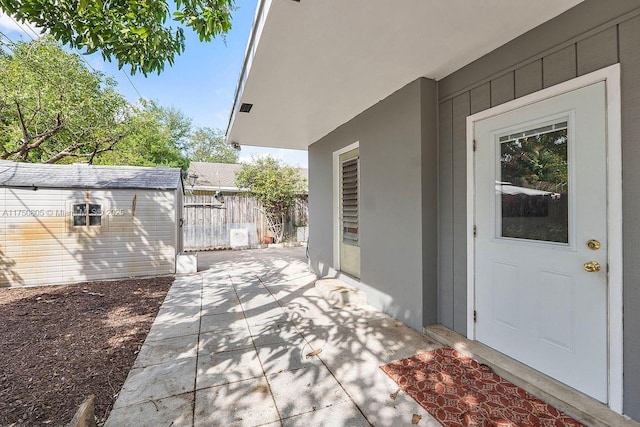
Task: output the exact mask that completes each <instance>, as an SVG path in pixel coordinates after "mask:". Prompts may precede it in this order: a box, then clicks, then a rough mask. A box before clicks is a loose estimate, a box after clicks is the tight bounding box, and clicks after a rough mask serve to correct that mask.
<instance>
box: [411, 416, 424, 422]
mask: <svg viewBox="0 0 640 427" xmlns="http://www.w3.org/2000/svg"><path fill="white" fill-rule="evenodd" d="M421 419H422V415H418V414H413V417H412V418H411V424H418V423H419V422H420V420H421Z"/></svg>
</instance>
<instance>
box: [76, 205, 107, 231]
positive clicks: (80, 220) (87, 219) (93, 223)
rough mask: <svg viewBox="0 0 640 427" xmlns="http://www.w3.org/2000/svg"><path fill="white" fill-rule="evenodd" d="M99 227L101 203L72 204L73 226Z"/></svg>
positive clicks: (100, 222)
mask: <svg viewBox="0 0 640 427" xmlns="http://www.w3.org/2000/svg"><path fill="white" fill-rule="evenodd" d="M87 225H88V226H90V227H99V226H101V225H102V205H99V204H95V203H75V204H74V205H73V226H74V227H83V226H87Z"/></svg>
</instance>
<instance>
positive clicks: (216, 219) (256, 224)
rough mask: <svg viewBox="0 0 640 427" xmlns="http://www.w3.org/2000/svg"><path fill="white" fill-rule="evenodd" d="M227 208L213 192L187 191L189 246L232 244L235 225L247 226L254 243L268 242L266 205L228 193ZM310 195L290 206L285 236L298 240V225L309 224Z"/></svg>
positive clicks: (186, 237)
mask: <svg viewBox="0 0 640 427" xmlns="http://www.w3.org/2000/svg"><path fill="white" fill-rule="evenodd" d="M222 207H223V209H220V206H219V204H218V203H217V202H216V201H215V200H214V197H213V194H187V195H185V197H184V204H183V214H182V217H183V225H182V230H183V231H182V232H183V236H184V247H185V249H186V250H205V249H217V248H228V247H230V246H231V245H230V234H231V230H232V229H246V230H247V231H248V235H249V241H248V244H249V245H250V246H253V245H257V244H261V243H263V242H264V238H265V236H268V235H270V233H269V226H268V223H267V219H266V217H265V215H264V214H263V213H262V212H261V207H262V205H261V204H260V202H258V200H256V199H255V198H253V197H249V196H246V195H225V196H224V205H223V206H222ZM308 209H309V207H308V200H307V197H300V198H298V199H296V203H295V204H294V205H293V206H292V207H291V208H290V209H289V212H288V214H287V222H286V223H285V226H284V235H285V240H287V241H293V240H296V232H297V228H298V227H301V226H306V225H307V219H308Z"/></svg>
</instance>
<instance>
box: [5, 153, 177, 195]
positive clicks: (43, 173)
mask: <svg viewBox="0 0 640 427" xmlns="http://www.w3.org/2000/svg"><path fill="white" fill-rule="evenodd" d="M180 172H181V171H180V169H177V168H169V167H162V166H160V167H140V166H95V165H87V164H80V163H76V164H72V165H59V164H54V165H49V164H35V163H16V162H10V161H6V160H0V186H5V187H33V186H35V187H43V188H141V189H145V188H146V189H154V190H175V189H177V188H180V182H181V173H180Z"/></svg>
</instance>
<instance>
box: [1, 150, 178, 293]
mask: <svg viewBox="0 0 640 427" xmlns="http://www.w3.org/2000/svg"><path fill="white" fill-rule="evenodd" d="M182 198H183V186H182V178H181V171H180V169H175V168H168V167H129V166H92V165H86V164H73V165H46V164H30V163H14V162H8V161H0V286H4V287H6V286H29V285H48V284H59V283H72V282H80V281H85V280H101V279H112V278H119V277H132V276H145V275H160V274H173V273H175V268H176V255H177V254H179V253H180V252H181V250H182V233H181V228H180V226H181V218H180V217H181V212H182Z"/></svg>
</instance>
